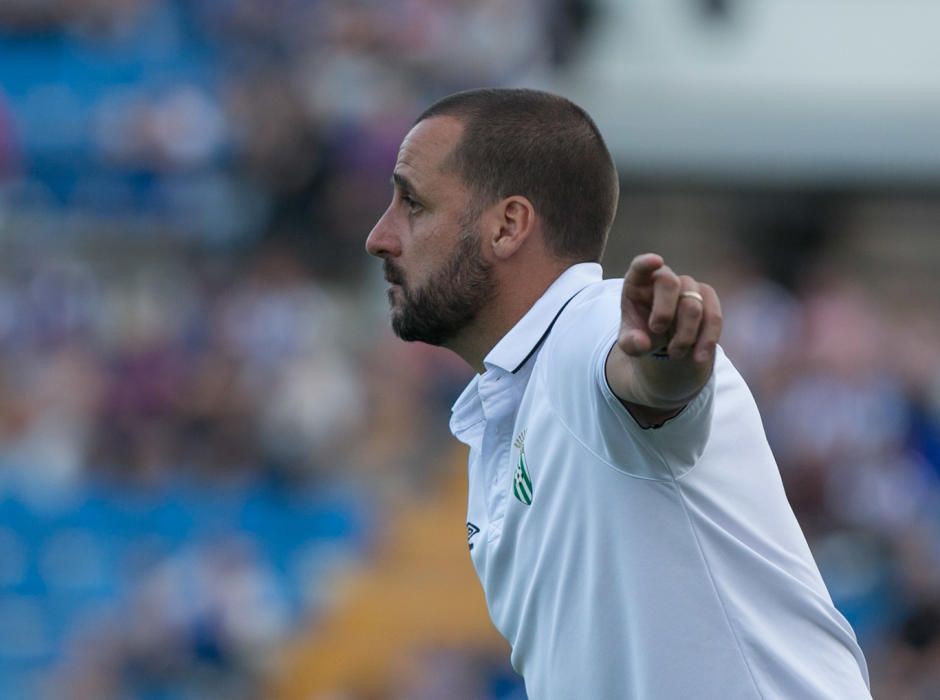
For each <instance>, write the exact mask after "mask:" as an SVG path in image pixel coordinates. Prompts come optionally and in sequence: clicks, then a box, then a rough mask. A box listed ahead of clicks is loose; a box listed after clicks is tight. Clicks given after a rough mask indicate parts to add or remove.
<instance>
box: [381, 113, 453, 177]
mask: <svg viewBox="0 0 940 700" xmlns="http://www.w3.org/2000/svg"><path fill="white" fill-rule="evenodd" d="M462 133H463V125H462V124H461V122H460V121H459V120H458V119H456V118H454V117H443V116H442V117H431V118H430V119H425V120H424V121H421V122H418V123H417V124H415V125H414V127H413V128H412V129H411V131H409V132H408V135H407V136H405V139H404V141H402V143H401V147H400V148H399V149H398V160H397V161H396V163H395V173H396V174H397V175H401V176H403V177H404V178H406V179H407V180H408V181H409V182H411V183H413V184H414V185H415V186H416V187H420V188H423V189H434V188H435V187H437V186H447V185H451V184H454V183H456V184H460V179H459V177H458V176H457V175H456V173H454V172H452V170H451V169H450V168H448V167H447V165H448V163H447V160H448V157H449V156H450V154H451V153H452V152H453V150H454V147H455V146H456V145H457V143H458V142H459V141H460V136H461V134H462Z"/></svg>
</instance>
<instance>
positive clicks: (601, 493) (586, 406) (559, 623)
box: [366, 90, 870, 700]
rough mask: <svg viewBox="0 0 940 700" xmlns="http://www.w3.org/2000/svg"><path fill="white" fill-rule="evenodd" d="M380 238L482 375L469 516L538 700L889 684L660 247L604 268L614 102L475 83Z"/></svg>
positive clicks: (485, 578)
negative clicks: (831, 591) (871, 678)
mask: <svg viewBox="0 0 940 700" xmlns="http://www.w3.org/2000/svg"><path fill="white" fill-rule="evenodd" d="M392 181H393V185H394V195H393V199H392V202H391V205H390V206H389V208H388V210H387V211H386V212H385V213H384V214H383V215H382V218H381V219H380V220H379V221H378V223H376V225H375V228H374V229H373V230H372V232H371V233H370V234H369V238H368V241H367V243H366V248H367V250H368V252H369V253H371V254H372V255H375V256H378V257H380V258H382V259H383V261H384V267H385V276H386V279H387V280H388V281H389V282H390V283H391V286H390V288H389V290H388V297H389V302H390V305H391V316H392V326H393V328H394V330H395V332H396V333H397V334H398V335H399V336H400V337H401V338H403V339H404V340H412V341H415V340H417V341H423V342H426V343H431V344H434V345H440V346H443V347H446V348H449V349H450V350H452V351H454V352H455V353H457V354H458V355H460V356H461V357H462V358H463V359H464V360H466V361H467V363H469V364H470V365H471V366H472V367H473V368H474V369H475V370H476V371H477V372H478V373H479V374H478V375H477V376H476V377H475V378H474V379H473V381H471V382H470V384H469V385H468V386H467V388H466V390H465V391H464V392H463V394H462V395H461V397H460V398H459V399H458V400H457V403H456V404H455V406H454V409H453V416H452V418H451V429H452V431H453V432H454V434H455V435H456V436H457V438H459V439H460V440H462V441H463V442H465V443H467V445H469V447H470V465H469V479H470V496H469V509H468V522H467V531H468V538H469V544H470V555H471V558H472V560H473V564H474V567H475V568H476V571H477V574H478V575H479V577H480V581H481V582H482V584H483V588H484V590H485V593H486V599H487V604H488V606H489V610H490V614H491V615H492V618H493V621H494V623H495V624H496V627H497V628H498V629H499V631H500V632H501V633H502V634H503V635H504V636H505V637H506V639H508V640H509V643H510V644H511V645H512V662H513V666H514V667H515V668H516V670H517V671H518V672H519V673H520V674H522V676H523V677H524V679H525V682H526V687H527V690H528V693H529V696H530V697H531V698H532V699H533V700H545V699H549V700H573V699H577V700H623V699H625V698H639V699H644V700H671V699H676V700H679V699H682V700H685V699H688V698H698V699H702V698H704V699H712V698H714V699H719V698H720V699H722V700H725V699H729V698H735V699H736V698H763V699H764V700H769V699H771V698H786V699H788V700H812V699H816V698H819V699H822V698H826V699H830V700H851V699H854V698H867V697H870V694H869V691H868V676H867V669H866V665H865V660H864V657H863V656H862V653H861V650H860V649H859V647H858V644H857V643H856V640H855V636H854V634H853V632H852V630H851V628H850V627H849V625H848V623H847V622H846V621H845V619H844V618H843V617H842V616H841V615H840V614H839V613H838V611H837V610H836V609H835V607H834V606H833V604H832V601H831V600H830V598H829V595H828V593H827V591H826V588H825V585H824V584H823V581H822V579H821V577H820V575H819V572H818V570H817V568H816V565H815V563H814V561H813V558H812V555H811V554H810V551H809V548H808V547H807V545H806V541H805V539H804V537H803V535H802V533H801V531H800V529H799V526H798V524H797V522H796V520H795V518H794V516H793V513H792V511H791V509H790V507H789V504H788V503H787V501H786V497H785V495H784V492H783V488H782V486H781V482H780V476H779V472H778V470H777V467H776V464H775V462H774V459H773V456H772V455H771V453H770V450H769V448H768V446H767V442H766V439H765V437H764V433H763V428H762V426H761V421H760V417H759V415H758V412H757V409H756V407H755V405H754V402H753V400H752V398H751V395H750V393H749V391H748V389H747V387H746V386H745V384H744V382H743V380H742V379H741V377H740V376H739V375H738V373H737V372H736V370H735V369H734V367H733V366H732V365H731V363H730V362H729V361H728V360H727V358H725V357H724V355H723V354H722V352H721V351H720V349H719V348H718V346H717V342H718V339H719V335H720V331H721V311H720V306H719V300H718V297H717V295H716V293H715V291H714V290H713V289H712V288H711V287H710V286H708V285H707V284H704V283H701V282H699V281H697V280H695V279H693V278H691V277H688V276H683V275H677V274H676V273H675V272H673V271H672V270H671V269H670V268H669V267H668V266H667V265H666V264H665V262H664V261H663V259H662V258H660V257H659V256H657V255H653V254H648V255H641V256H639V257H637V258H635V259H634V260H633V262H632V263H631V265H630V267H629V269H628V270H627V272H626V276H625V277H624V279H623V280H609V281H603V280H602V279H601V269H600V265H598V264H597V261H598V260H600V257H601V253H602V251H603V248H604V245H605V242H606V237H607V232H608V230H609V228H610V225H611V222H612V221H613V218H614V213H615V209H616V203H617V199H618V181H617V175H616V171H615V169H614V165H613V161H612V159H611V157H610V154H609V152H608V150H607V147H606V146H605V144H604V141H603V139H602V138H601V135H600V133H599V132H598V130H597V127H596V126H595V125H594V123H593V121H592V120H591V119H590V117H589V116H588V115H587V114H586V113H585V112H584V111H583V110H581V109H580V108H579V107H577V106H575V105H574V104H572V103H571V102H569V101H568V100H565V99H563V98H561V97H557V96H554V95H550V94H546V93H541V92H536V91H531V90H475V91H470V92H464V93H458V94H456V95H452V96H451V97H448V98H445V99H443V100H441V101H440V102H438V103H437V104H435V105H434V106H432V107H431V108H430V109H428V110H427V111H426V112H425V113H424V114H423V115H421V117H419V119H418V121H417V122H416V123H415V126H414V127H413V128H412V130H411V131H410V132H409V133H408V135H407V136H406V138H405V140H404V142H403V143H402V145H401V150H400V151H399V155H398V161H397V163H396V165H395V170H394V173H393V175H392Z"/></svg>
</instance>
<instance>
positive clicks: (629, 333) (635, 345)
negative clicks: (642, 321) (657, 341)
mask: <svg viewBox="0 0 940 700" xmlns="http://www.w3.org/2000/svg"><path fill="white" fill-rule="evenodd" d="M617 345H619V346H620V349H621V350H623V351H624V352H625V353H626V354H627V355H630V356H631V357H640V356H642V355H646V354H647V353H649V352H650V351H651V350H652V349H653V339H652V338H651V337H650V335H649V333H647V332H646V331H643V330H640V329H639V328H622V329H621V331H620V336H619V337H618V338H617Z"/></svg>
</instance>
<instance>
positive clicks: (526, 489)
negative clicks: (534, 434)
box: [512, 430, 534, 506]
mask: <svg viewBox="0 0 940 700" xmlns="http://www.w3.org/2000/svg"><path fill="white" fill-rule="evenodd" d="M525 434H526V431H525V430H523V431H522V432H521V433H519V436H518V437H517V438H516V439H515V441H514V442H513V445H515V446H516V447H517V448H518V449H519V463H518V464H517V465H516V472H515V474H513V477H512V493H513V495H514V496H515V497H516V498H517V499H519V501H520V502H521V503H523V504H524V505H527V506H530V505H532V495H533V493H534V491H533V489H532V478H531V477H530V476H529V468H528V466H527V465H526V461H525Z"/></svg>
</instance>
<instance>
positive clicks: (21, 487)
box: [0, 0, 940, 700]
mask: <svg viewBox="0 0 940 700" xmlns="http://www.w3.org/2000/svg"><path fill="white" fill-rule="evenodd" d="M937 26H940V5H938V4H937V3H936V2H934V1H933V0H903V1H902V2H889V1H888V0H865V1H864V2H862V1H858V0H857V1H856V2H851V3H848V2H845V1H844V0H813V1H812V2H809V0H799V1H797V0H790V1H789V2H786V3H783V2H774V1H773V0H630V1H629V2H628V1H627V0H621V1H618V0H511V1H510V0H475V1H471V0H437V1H432V0H351V1H350V0H347V1H342V2H340V1H339V0H0V697H3V698H11V699H20V698H24V699H32V698H54V699H58V698H62V699H82V700H85V699H88V700H108V699H111V698H115V699H117V698H135V699H136V698H140V699H144V700H151V699H152V700H158V699H159V700H188V699H191V698H192V699H196V698H199V699H205V698H208V699H213V698H218V699H223V698H224V699H226V700H239V699H242V698H244V699H249V698H250V699H254V698H265V699H267V698H272V699H275V700H279V699H281V698H283V699H285V700H287V699H297V700H327V699H329V700H341V699H342V700H379V699H385V698H388V699H393V700H404V699H409V700H438V699H442V700H443V699H446V700H510V699H511V700H522V699H523V698H525V690H524V688H523V686H522V684H521V682H520V681H519V679H518V678H517V677H516V676H515V675H514V674H513V672H512V670H511V669H510V668H509V667H508V663H507V658H508V650H507V648H506V646H505V643H504V642H502V641H501V640H500V638H499V636H498V635H497V634H496V633H495V632H494V631H493V629H492V627H491V625H490V623H489V620H488V618H487V615H486V610H485V605H484V603H483V599H482V593H481V592H480V590H479V586H478V583H477V581H476V579H475V576H474V574H473V571H472V568H471V566H470V562H469V557H468V555H467V553H466V549H465V544H464V536H465V504H466V486H465V478H466V477H465V469H466V466H465V461H464V459H465V455H464V453H463V451H462V450H461V449H459V448H458V446H457V443H456V442H454V441H452V440H451V439H450V436H449V433H448V431H447V427H446V426H447V417H448V413H449V407H450V404H451V403H452V401H453V400H454V399H455V398H456V396H457V394H458V393H459V391H460V389H461V388H462V386H463V385H464V383H465V382H466V381H467V380H468V379H469V376H470V375H469V371H468V369H467V368H466V367H464V366H463V365H462V364H461V362H460V361H459V360H456V359H455V358H452V357H450V356H449V355H448V354H447V353H443V352H441V351H437V350H434V349H431V348H428V347H425V346H408V345H405V344H403V343H401V342H399V341H398V340H396V339H395V338H394V337H392V335H391V333H390V331H389V330H388V324H387V309H386V301H385V295H384V292H383V288H384V282H383V281H382V279H381V272H380V266H379V265H378V264H377V263H376V261H374V260H371V259H369V258H368V257H367V256H366V255H365V253H364V251H363V245H364V241H365V237H366V235H367V233H368V232H369V230H370V228H371V226H372V224H373V223H374V221H375V220H376V219H377V217H378V216H379V214H380V213H381V211H382V210H383V209H384V207H385V206H386V202H387V200H388V199H389V197H390V189H389V185H388V178H389V174H390V172H391V167H392V165H393V163H394V159H395V154H396V151H397V147H398V144H399V142H400V140H401V138H402V137H403V135H404V134H405V133H406V132H407V130H408V128H409V125H410V123H411V122H412V120H413V119H414V118H415V116H416V115H417V114H418V113H420V112H421V111H422V110H423V109H424V107H426V106H427V105H428V104H429V103H430V102H431V101H433V100H434V99H436V98H438V97H441V96H443V95H445V94H448V93H450V92H453V91H455V90H458V89H462V88H467V87H475V86H480V85H525V86H531V87H541V88H547V89H551V90H555V91H558V92H561V93H562V94H565V95H567V96H569V97H571V98H573V99H575V100H576V101H578V102H579V103H580V104H582V105H583V106H585V107H586V108H587V109H588V111H589V112H591V114H592V115H594V117H595V118H596V120H597V121H598V123H599V125H600V127H601V130H602V131H603V132H604V134H605V136H606V137H607V139H608V142H609V145H610V146H611V149H612V150H613V152H614V154H615V157H616V159H617V161H618V166H619V169H620V172H621V175H622V178H623V183H622V195H623V200H622V202H621V206H620V213H619V215H618V219H617V222H616V224H615V229H614V232H613V234H612V237H611V243H610V246H609V249H608V253H607V256H606V259H605V269H606V272H607V276H619V275H620V274H622V273H623V271H624V270H625V268H626V265H627V264H628V262H629V260H630V258H631V257H632V256H633V255H634V254H636V253H639V252H643V251H647V250H654V251H657V252H660V253H662V254H664V255H665V256H666V257H667V259H668V260H669V261H670V262H671V264H672V265H673V266H674V267H676V268H678V269H681V270H682V271H685V272H688V273H690V274H693V275H696V276H698V277H700V278H702V279H706V280H709V281H711V282H713V283H714V284H715V286H716V287H717V288H718V291H719V293H720V294H721V296H722V299H723V304H724V310H725V328H726V330H725V335H724V343H723V344H724V346H725V349H726V351H727V353H728V354H729V356H730V357H731V359H732V360H733V362H734V363H735V364H736V365H737V366H738V367H739V369H740V370H741V371H742V373H743V374H744V375H745V377H746V378H747V379H748V381H749V383H750V385H751V387H752V389H753V391H754V393H755V395H756V397H757V399H758V402H759V404H760V406H761V409H762V414H763V417H764V421H765V426H766V429H767V432H768V436H769V438H770V440H771V442H772V444H773V447H774V449H775V452H776V454H777V457H778V461H779V464H780V469H781V472H782V475H783V479H784V482H785V484H786V487H787V491H788V494H789V497H790V499H791V502H792V504H793V507H794V509H795V511H796V513H797V515H798V517H799V519H800V522H801V523H802V526H803V528H804V530H805V532H806V535H807V538H808V539H809V542H810V545H811V547H812V549H813V552H814V554H815V556H816V559H817V562H818V564H819V566H820V569H821V570H822V572H823V575H824V577H825V579H826V581H827V583H828V585H829V588H830V591H831V593H832V595H833V598H834V600H835V602H836V604H837V606H838V607H839V608H840V609H841V610H842V612H843V613H844V614H845V615H846V616H847V617H848V619H849V620H850V621H851V622H852V624H853V625H854V627H855V630H856V632H857V633H858V635H859V638H860V641H861V644H862V647H863V648H864V650H865V653H866V655H867V658H868V660H869V665H870V668H871V674H872V679H873V690H874V694H875V697H876V698H890V699H891V700H936V699H937V698H940V276H938V274H937V270H938V269H940V43H938V42H937V41H936V37H935V30H936V27H937Z"/></svg>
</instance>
